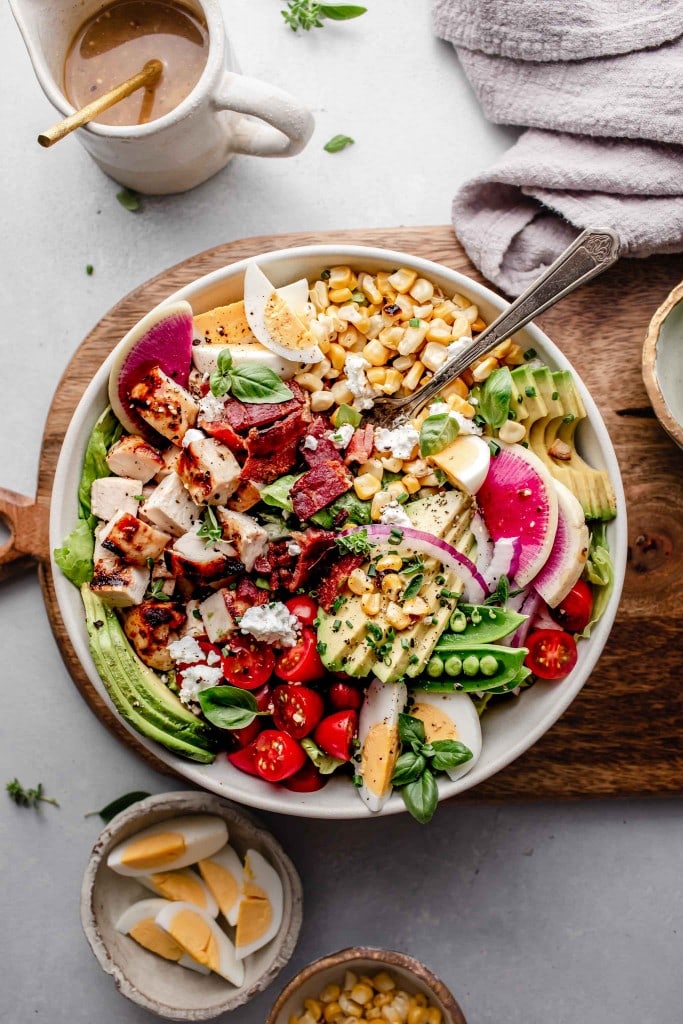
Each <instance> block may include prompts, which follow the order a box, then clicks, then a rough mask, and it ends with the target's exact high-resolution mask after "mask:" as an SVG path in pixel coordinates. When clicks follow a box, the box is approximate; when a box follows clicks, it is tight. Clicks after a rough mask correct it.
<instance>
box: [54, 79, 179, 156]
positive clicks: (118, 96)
mask: <svg viewBox="0 0 683 1024" xmlns="http://www.w3.org/2000/svg"><path fill="white" fill-rule="evenodd" d="M163 69H164V66H163V64H162V63H161V61H160V60H148V61H147V63H146V64H145V66H144V67H143V68H142V70H141V71H138V73H137V74H136V75H133V76H132V77H131V78H127V79H126V81H125V82H121V83H120V84H119V85H115V86H114V88H113V89H110V90H109V92H105V93H103V94H102V95H101V96H98V98H97V99H96V100H93V101H92V103H88V104H86V106H85V107H81V109H80V110H77V111H76V112H75V113H73V114H70V115H69V116H68V117H65V118H64V120H63V121H59V123H58V124H56V125H54V126H53V127H52V128H48V130H47V131H46V132H43V133H42V134H41V135H39V136H38V142H39V143H40V145H41V146H45V148H46V149H47V148H48V147H49V146H54V144H55V142H59V140H60V139H63V138H64V136H65V135H69V134H70V133H71V132H72V131H74V130H75V129H76V128H81V127H82V126H83V125H84V124H87V123H88V121H92V120H93V118H95V117H97V115H98V114H101V113H102V111H103V110H108V109H109V107H113V106H114V104H115V103H119V102H120V101H121V100H125V98H126V96H130V94H131V93H133V92H135V91H136V90H137V89H142V87H143V86H147V87H148V88H149V87H150V86H152V85H156V83H157V82H158V80H159V78H160V76H161V72H162V71H163Z"/></svg>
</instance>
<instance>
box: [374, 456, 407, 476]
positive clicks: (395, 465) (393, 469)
mask: <svg viewBox="0 0 683 1024" xmlns="http://www.w3.org/2000/svg"><path fill="white" fill-rule="evenodd" d="M379 461H380V462H381V463H382V465H383V467H384V468H385V469H386V471H387V473H400V472H401V468H402V466H403V460H402V459H397V458H395V457H394V456H393V455H381V456H380V460H379Z"/></svg>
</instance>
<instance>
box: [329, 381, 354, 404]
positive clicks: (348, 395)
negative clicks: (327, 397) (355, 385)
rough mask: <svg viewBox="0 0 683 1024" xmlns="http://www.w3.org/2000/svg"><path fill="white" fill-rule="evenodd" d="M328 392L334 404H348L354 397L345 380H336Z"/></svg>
mask: <svg viewBox="0 0 683 1024" xmlns="http://www.w3.org/2000/svg"><path fill="white" fill-rule="evenodd" d="M330 394H331V395H332V397H333V398H334V401H335V404H336V405H350V404H351V402H353V400H354V398H355V397H356V396H355V395H354V393H353V391H352V390H351V388H350V387H349V385H348V384H347V383H346V381H345V380H338V381H337V383H336V384H333V385H332V387H331V388H330Z"/></svg>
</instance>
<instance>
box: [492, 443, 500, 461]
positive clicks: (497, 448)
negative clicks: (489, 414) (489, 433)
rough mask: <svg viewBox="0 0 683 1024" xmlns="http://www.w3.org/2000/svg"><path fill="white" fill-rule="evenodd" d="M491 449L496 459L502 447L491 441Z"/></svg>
mask: <svg viewBox="0 0 683 1024" xmlns="http://www.w3.org/2000/svg"><path fill="white" fill-rule="evenodd" d="M489 448H490V449H491V455H492V456H493V458H494V459H495V457H496V455H498V454H499V452H500V445H499V444H498V442H497V441H491V440H490V441H489Z"/></svg>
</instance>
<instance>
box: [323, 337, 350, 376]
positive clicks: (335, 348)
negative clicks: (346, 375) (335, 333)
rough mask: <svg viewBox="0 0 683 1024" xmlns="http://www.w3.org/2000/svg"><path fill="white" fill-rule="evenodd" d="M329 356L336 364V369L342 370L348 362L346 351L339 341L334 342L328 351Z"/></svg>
mask: <svg viewBox="0 0 683 1024" xmlns="http://www.w3.org/2000/svg"><path fill="white" fill-rule="evenodd" d="M327 357H328V359H329V360H330V362H331V363H332V365H333V366H334V368H335V370H341V369H343V367H344V363H345V362H346V352H345V351H344V349H343V348H342V346H341V345H338V344H337V342H336V341H335V342H333V343H332V344H331V345H330V347H329V349H328V352H327Z"/></svg>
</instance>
